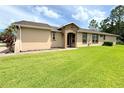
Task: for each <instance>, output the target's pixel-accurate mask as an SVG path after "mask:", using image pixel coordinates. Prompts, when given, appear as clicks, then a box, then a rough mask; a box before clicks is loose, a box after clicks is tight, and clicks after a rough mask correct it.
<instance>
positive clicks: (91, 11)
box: [0, 5, 115, 29]
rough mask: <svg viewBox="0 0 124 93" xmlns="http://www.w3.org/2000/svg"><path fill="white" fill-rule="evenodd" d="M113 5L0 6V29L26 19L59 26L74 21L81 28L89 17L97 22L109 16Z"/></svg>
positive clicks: (86, 24)
mask: <svg viewBox="0 0 124 93" xmlns="http://www.w3.org/2000/svg"><path fill="white" fill-rule="evenodd" d="M114 7H115V6H113V5H100V6H98V5H89V6H87V5H83V6H75V5H74V6H72V5H70V6H66V5H65V6H64V5H61V6H59V5H58V6H55V5H49V6H43V5H41V6H33V5H31V6H30V5H25V6H23V5H18V6H0V29H5V28H6V27H7V26H8V25H10V24H11V23H12V22H15V21H20V20H28V21H35V22H42V23H48V24H50V25H53V26H61V25H64V24H67V23H70V22H74V23H76V24H77V25H79V26H80V27H82V28H87V27H88V23H89V21H90V20H91V19H93V18H94V19H96V20H97V21H98V22H100V21H101V20H103V19H104V18H106V17H107V16H109V14H110V11H111V10H112V9H113V8H114Z"/></svg>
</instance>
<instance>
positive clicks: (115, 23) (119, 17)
mask: <svg viewBox="0 0 124 93" xmlns="http://www.w3.org/2000/svg"><path fill="white" fill-rule="evenodd" d="M100 31H102V32H107V33H112V34H117V35H120V37H121V40H122V41H123V42H124V6H122V5H119V6H116V7H115V8H114V9H112V11H111V13H110V16H109V17H107V18H106V19H104V20H102V21H101V22H100Z"/></svg>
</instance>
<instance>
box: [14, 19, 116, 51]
mask: <svg viewBox="0 0 124 93" xmlns="http://www.w3.org/2000/svg"><path fill="white" fill-rule="evenodd" d="M12 25H13V26H14V27H15V30H16V32H17V38H16V41H15V52H20V51H28V50H41V49H51V48H68V47H83V46H96V45H100V46H101V45H102V44H103V43H104V41H109V42H113V44H114V45H115V44H116V37H117V35H114V34H108V33H103V32H99V31H93V30H90V29H83V28H80V27H79V26H77V25H76V24H74V23H69V24H67V25H64V26H62V27H54V26H50V25H48V24H44V23H36V22H30V21H19V22H14V23H13V24H12Z"/></svg>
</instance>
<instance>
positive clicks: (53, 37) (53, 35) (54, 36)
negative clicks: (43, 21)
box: [52, 32, 56, 40]
mask: <svg viewBox="0 0 124 93" xmlns="http://www.w3.org/2000/svg"><path fill="white" fill-rule="evenodd" d="M55 34H56V33H55V32H52V40H56V35H55Z"/></svg>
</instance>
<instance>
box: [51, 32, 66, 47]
mask: <svg viewBox="0 0 124 93" xmlns="http://www.w3.org/2000/svg"><path fill="white" fill-rule="evenodd" d="M51 34H52V33H51ZM51 36H52V35H51ZM51 42H52V43H51V47H52V48H57V47H64V37H63V35H62V33H60V32H56V33H55V40H52V38H51Z"/></svg>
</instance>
